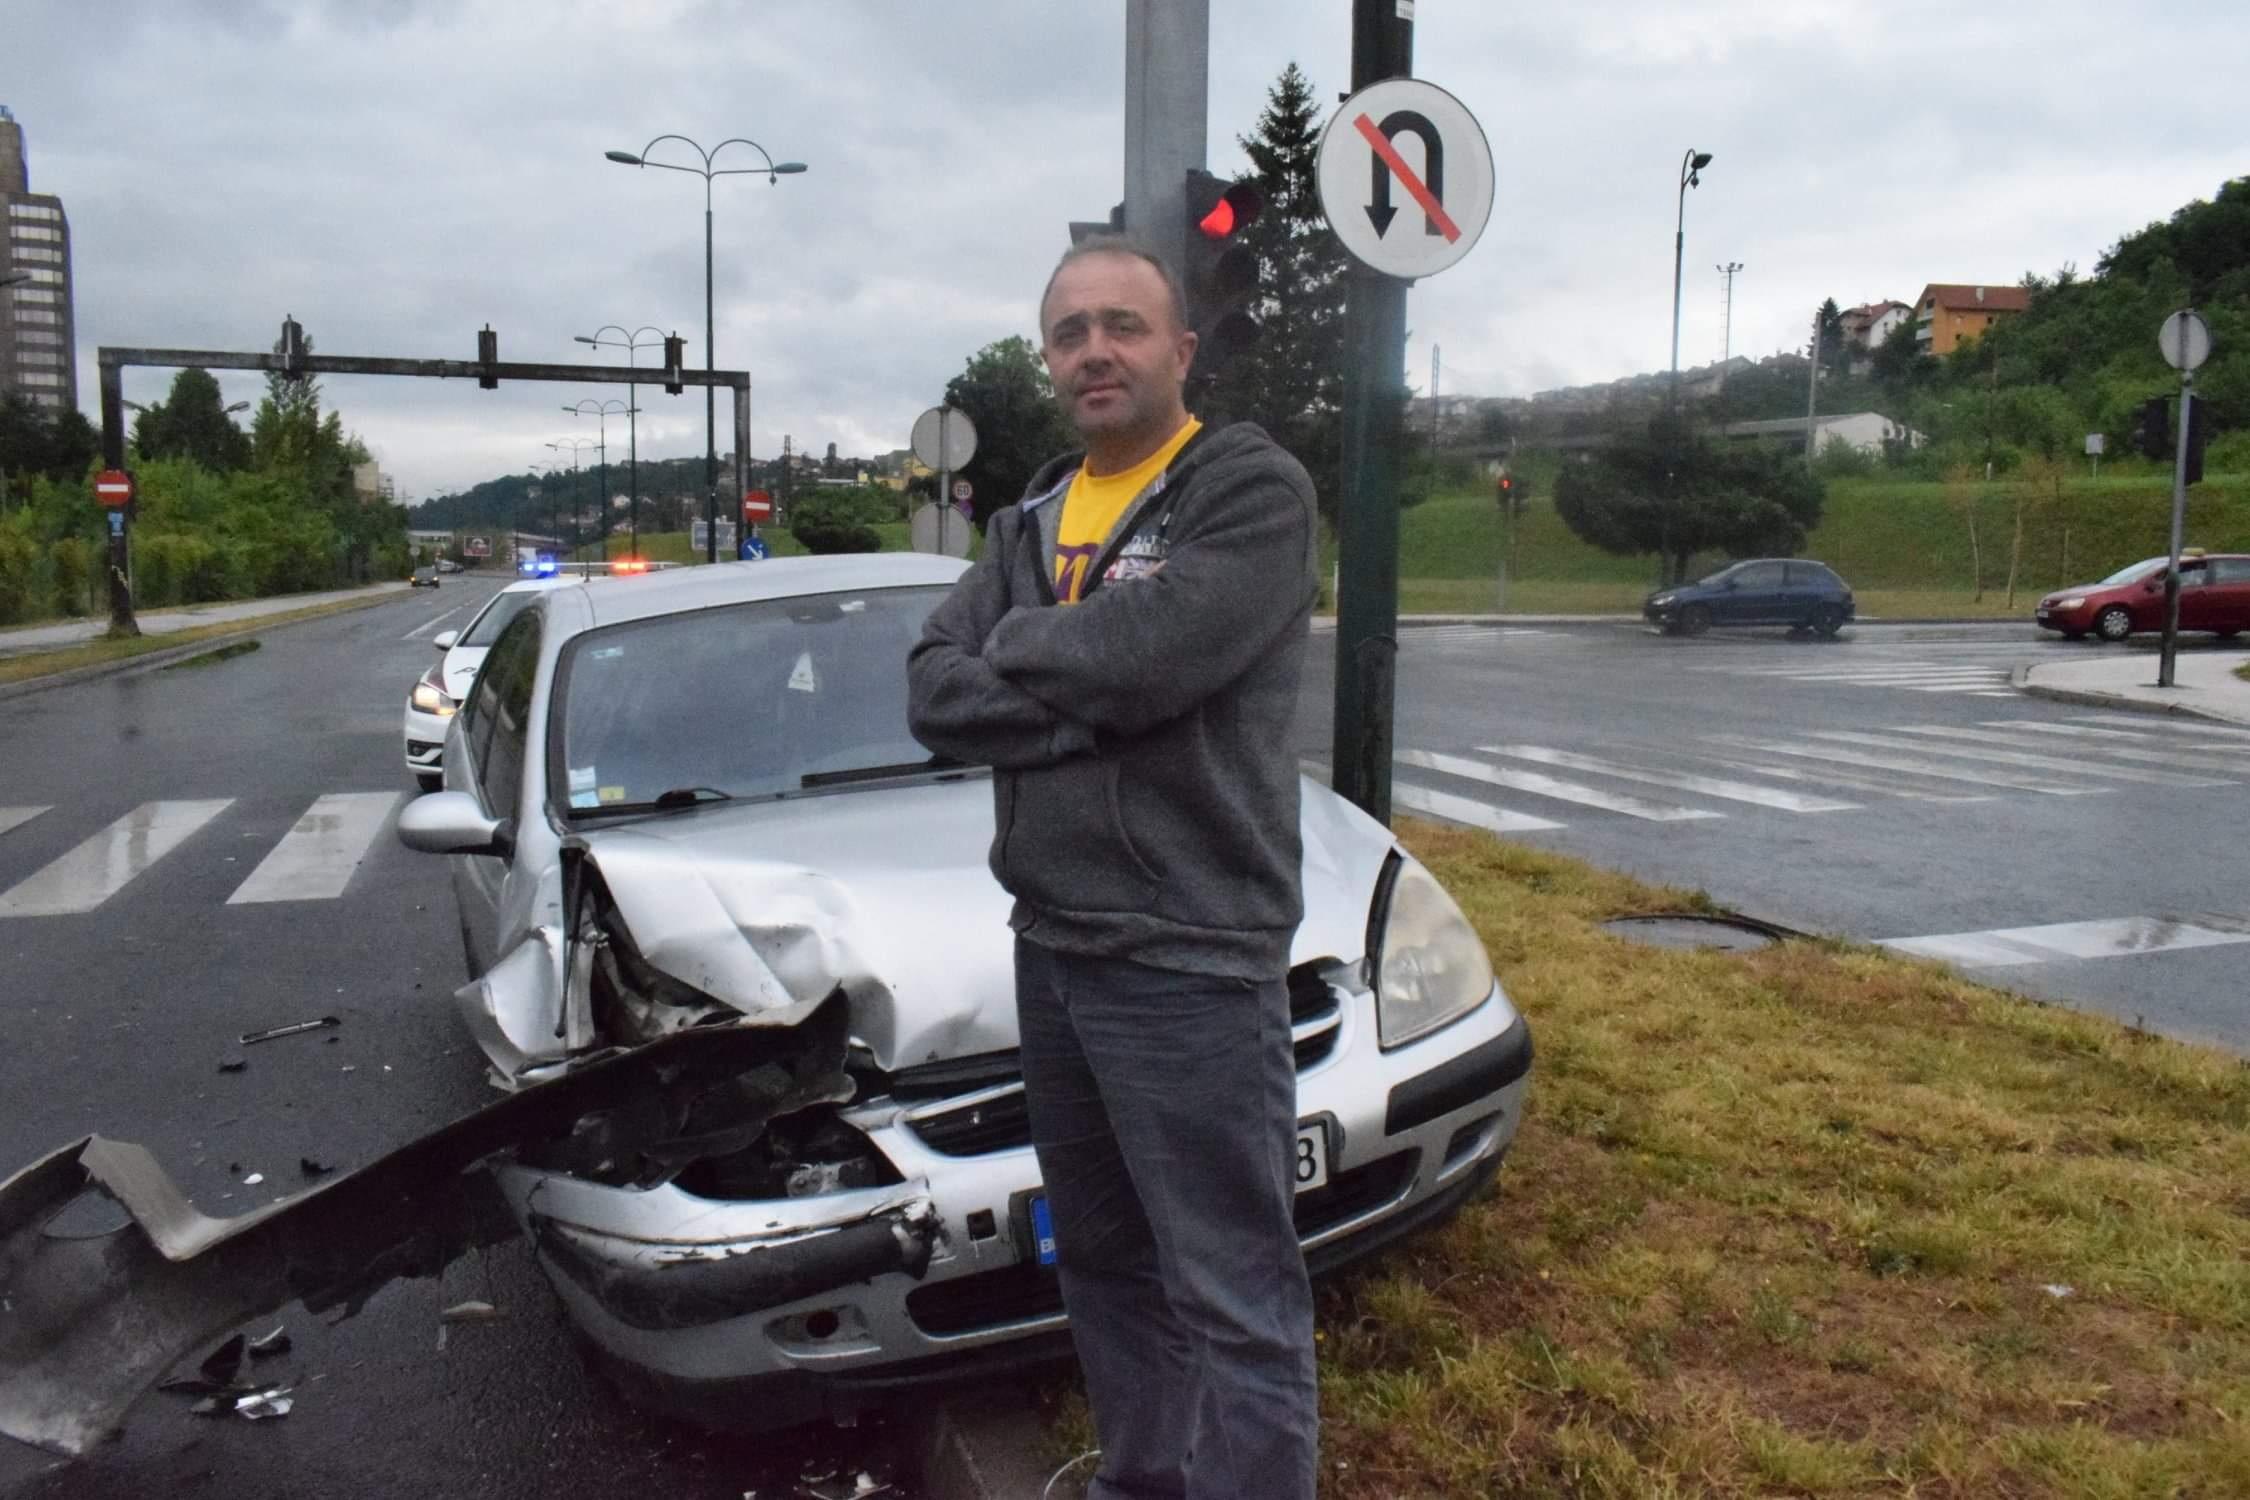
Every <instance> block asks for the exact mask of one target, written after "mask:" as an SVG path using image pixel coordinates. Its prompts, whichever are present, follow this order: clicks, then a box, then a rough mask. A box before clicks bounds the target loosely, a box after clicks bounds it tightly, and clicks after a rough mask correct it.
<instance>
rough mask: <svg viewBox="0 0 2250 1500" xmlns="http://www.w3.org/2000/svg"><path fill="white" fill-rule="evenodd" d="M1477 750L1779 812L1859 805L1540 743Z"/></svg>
mask: <svg viewBox="0 0 2250 1500" xmlns="http://www.w3.org/2000/svg"><path fill="white" fill-rule="evenodd" d="M1477 751H1478V753H1479V754H1482V755H1504V756H1506V757H1508V758H1509V759H1510V760H1528V761H1531V762H1532V763H1534V764H1535V765H1543V766H1561V767H1562V768H1564V769H1565V770H1569V771H1590V772H1592V773H1593V774H1595V775H1596V776H1612V777H1615V778H1617V779H1618V780H1620V781H1644V782H1647V783H1648V784H1649V785H1651V786H1668V787H1673V788H1676V789H1677V790H1679V791H1683V792H1700V793H1702V794H1703V795H1704V796H1706V797H1720V798H1724V799H1725V800H1727V801H1729V802H1749V803H1753V804H1755V805H1756V806H1759V807H1776V808H1779V809H1781V810H1782V811H1783V812H1796V813H1813V812H1852V811H1854V810H1856V809H1857V808H1858V807H1859V804H1858V803H1856V802H1838V801H1836V800H1834V799H1833V798H1830V797H1813V796H1808V795H1806V794H1805V793H1803V792H1788V791H1783V790H1781V789H1779V788H1777V787H1766V786H1755V785H1753V784H1751V783H1750V782H1747V781H1726V780H1722V779H1720V778H1718V777H1715V776H1697V775H1694V774H1692V773H1690V772H1687V771H1654V770H1648V769H1645V768H1643V767H1640V766H1629V765H1623V764H1620V763H1619V762H1616V761H1607V760H1598V759H1596V758H1595V757H1593V756H1591V755H1578V754H1574V753H1573V752H1571V751H1568V750H1550V749H1548V748H1546V747H1545V746H1543V745H1479V746H1477Z"/></svg>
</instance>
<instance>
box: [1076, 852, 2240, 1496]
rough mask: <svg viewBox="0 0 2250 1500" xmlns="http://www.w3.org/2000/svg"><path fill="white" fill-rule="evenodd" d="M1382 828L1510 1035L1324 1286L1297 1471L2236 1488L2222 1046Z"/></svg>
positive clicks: (1436, 1486)
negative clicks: (1310, 1426) (1476, 1164)
mask: <svg viewBox="0 0 2250 1500" xmlns="http://www.w3.org/2000/svg"><path fill="white" fill-rule="evenodd" d="M1405 831H1406V835H1407V840H1408V842H1409V843H1410V844H1411V845H1412V846H1413V847H1414V848H1415V850H1416V851H1417V852H1418V853H1419V854H1420V855H1421V856H1422V857H1423V858H1424V859H1425V860H1427V861H1428V863H1429V864H1430V865H1431V867H1432V868H1433V869H1434V870H1435V871H1436V872H1437V874H1438V875H1439V877H1440V878H1441V879H1443V881H1444V882H1445V884H1446V886H1447V887H1448V888H1449V889H1450V890H1452V892H1453V893H1454V894H1455V896H1456V897H1458V898H1459V899H1460V901H1461V904H1462V906H1463V908H1464V909H1465V910H1466V911H1467V913H1468V914H1469V917H1470V919H1471V920H1472V921H1473V922H1474V923H1475V924H1476V926H1477V928H1478V930H1479V931H1480V932H1481V933H1482V935H1483V937H1484V941H1485V943H1486V945H1487V947H1488V948H1489V950H1490V951H1491V953H1492V956H1493V959H1494V961H1495V963H1496V965H1497V966H1498V968H1499V970H1500V972H1501V975H1502V977H1503V978H1504V980H1505V981H1506V983H1507V985H1508V987H1509V990H1510V993H1511V994H1512V995H1513V997H1514V998H1515V1000H1516V1003H1517V1005H1518V1006H1519V1007H1520V1008H1521V1009H1522V1010H1523V1011H1524V1013H1525V1014H1526V1015H1527V1016H1529V1017H1530V1020H1531V1024H1532V1026H1533V1029H1534V1035H1535V1038H1536V1041H1537V1045H1538V1062H1537V1064H1536V1066H1535V1068H1534V1071H1533V1074H1532V1083H1531V1093H1530V1097H1529V1104H1528V1109H1527V1117H1526V1120H1525V1123H1524V1126H1523V1128H1522V1131H1521V1133H1520V1134H1519V1135H1518V1137H1517V1139H1516V1142H1515V1146H1514V1150H1513V1152H1512V1154H1511V1155H1510V1157H1509V1159H1508V1162H1507V1165H1506V1166H1505V1167H1504V1168H1503V1169H1502V1172H1501V1175H1500V1178H1499V1180H1498V1183H1497V1185H1496V1187H1495V1188H1494V1189H1493V1190H1491V1191H1489V1192H1487V1193H1486V1194H1485V1195H1484V1196H1483V1197H1481V1198H1480V1199H1479V1200H1477V1201H1476V1202H1474V1203H1472V1204H1471V1205H1469V1206H1468V1207H1467V1208H1466V1209H1465V1210H1464V1211H1463V1212H1462V1213H1461V1214H1460V1215H1459V1216H1458V1217H1457V1218H1456V1219H1455V1220H1454V1221H1452V1222H1451V1223H1450V1224H1449V1225H1447V1226H1446V1227H1444V1228H1443V1229H1441V1230H1439V1231H1436V1232H1434V1233H1431V1234H1428V1235H1425V1236H1423V1237H1421V1238H1419V1239H1416V1240H1413V1241H1410V1242H1408V1243H1407V1244H1406V1245H1404V1246H1401V1247H1399V1248H1398V1249H1396V1250H1394V1251H1392V1252H1391V1253H1389V1254H1388V1255H1386V1256H1384V1257H1382V1258H1380V1259H1379V1260H1377V1261H1375V1262H1373V1263H1371V1264H1370V1265H1368V1266H1367V1267H1365V1268H1362V1269H1358V1270H1355V1271H1353V1272H1350V1273H1346V1275H1344V1276H1343V1277H1341V1278H1339V1279H1337V1280H1335V1281H1333V1282H1331V1283H1329V1284H1327V1285H1326V1286H1325V1287H1324V1288H1323V1289H1322V1291H1321V1295H1320V1325H1319V1326H1320V1349H1321V1403H1322V1418H1323V1421H1322V1429H1323V1432H1322V1442H1323V1472H1324V1481H1323V1485H1322V1493H1323V1495H1326V1496H1330V1497H1334V1500H1378V1497H1380V1500H1396V1497H1432V1500H1437V1497H1443V1500H1459V1497H1462V1496H1471V1495H1511V1496H1515V1495H1521V1496H1555V1497H1586V1496H1648V1497H1660V1496H1661V1497H1670V1496H1685V1495H1691V1494H1692V1495H1768V1494H1788V1495H1834V1496H1876V1495H1883V1496H1902V1497H1903V1496H1917V1497H1923V1500H1938V1497H1960V1500H1988V1497H1995V1496H2002V1497H2031V1496H2041V1497H2048V1496H2062V1497H2084V1500H2096V1497H2099V1500H2112V1497H2114V1500H2126V1497H2138V1496H2150V1495H2181V1496H2187V1495H2197V1496H2202V1495H2208V1496H2214V1497H2215V1496H2219V1495H2244V1494H2250V1065H2245V1063H2244V1061H2243V1060H2242V1059H2240V1058H2237V1057H2233V1056H2229V1055H2225V1054H2222V1053H2219V1052H2216V1051H2212V1050H2206V1049H2201V1048H2196V1047H2191V1046H2186V1045H2182V1044H2179V1043H2176V1042H2171V1041H2166V1040H2163V1039H2160V1038H2157V1037H2154V1036H2152V1035H2149V1034H2147V1033H2144V1032H2140V1031H2136V1030H2133V1029H2130V1028H2127V1027H2124V1026H2120V1025H2117V1024H2115V1023H2112V1022H2109V1021H2106V1020H2101V1019H2096V1018H2093V1017H2089V1016H2086V1015H2081V1014H2077V1013H2074V1012H2071V1011H2068V1010H2064V1009H2061V1008H2057V1007H2048V1006H2042V1005H2038V1004H2035V1003H2032V1002H2029V1001H2026V1000H2023V999H2020V998H2018V997H2015V996H2011V995H2008V994H2005V993H2003V992H2000V991H1997V990H1993V989H1988V988H1985V987H1983V986H1980V985H1977V984H1973V983H1970V982H1968V981H1967V980H1965V979H1962V978H1960V977H1957V976H1955V975H1953V974H1950V973H1948V972H1946V971H1944V970H1941V969H1940V968H1938V967H1936V966H1935V965H1930V964H1924V963H1920V962H1915V961H1909V960H1905V959H1901V958H1897V957H1893V956H1889V955H1886V954H1883V953H1880V952H1877V951H1874V950H1870V949H1864V948H1854V947H1845V946H1841V945H1833V944H1828V943H1818V942H1808V943H1793V944H1789V945H1786V946H1783V947H1779V948H1774V949H1769V950H1767V951H1765V952H1762V953H1757V954H1751V955H1747V956H1726V955H1720V954H1715V953H1712V954H1693V953H1663V952H1655V951H1651V950H1648V949H1644V948H1638V947H1633V946H1629V945H1627V944H1626V943H1624V942H1622V941H1619V940H1617V939H1615V938H1612V937H1609V936H1607V935H1606V934H1604V933H1602V932H1601V931H1599V930H1598V929H1597V928H1596V926H1595V925H1594V924H1595V923H1596V922H1598V921H1600V920H1601V919H1604V918H1607V917H1611V916H1616V915H1622V914H1627V913H1637V912H1648V911H1655V910H1664V909H1676V908H1679V907H1682V906H1693V905H1695V904H1697V903H1698V899H1699V898H1696V897H1693V896H1689V895H1686V894H1683V893H1681V892H1677V891H1662V890H1655V889H1651V888H1649V887H1647V886H1644V885H1640V884H1637V883H1635V882H1633V881H1631V880H1628V879H1626V878H1624V877H1622V876H1617V875H1611V874H1607V873H1604V872H1601V871H1598V870H1595V869H1593V868H1591V867H1589V866H1586V865H1583V864H1579V863H1577V862H1575V861H1571V860H1568V859H1564V858H1561V857H1559V856H1555V855H1551V854H1546V853H1542V852H1538V851H1534V850H1529V849H1524V848H1519V847H1514V846H1511V845H1508V844H1506V843H1503V842H1502V841H1499V840H1496V839H1493V838H1491V837H1489V836H1487V835H1484V834H1481V833H1475V832H1469V831H1463V830H1452V829H1440V828H1436V827H1433V826H1431V825H1427V824H1407V825H1405ZM1086 1435H1087V1425H1086V1422H1085V1418H1084V1411H1083V1407H1082V1406H1081V1405H1080V1404H1078V1402H1077V1400H1076V1398H1075V1397H1065V1398H1064V1400H1063V1403H1062V1416H1061V1419H1060V1420H1059V1422H1058V1430H1057V1433H1056V1443H1057V1450H1058V1453H1064V1454H1067V1453H1075V1452H1078V1451H1080V1450H1081V1449H1083V1448H1084V1447H1086V1446H1089V1444H1088V1443H1087V1442H1086V1441H1085V1438H1086ZM1057 1461H1058V1462H1059V1461H1060V1459H1059V1458H1058V1460H1057Z"/></svg>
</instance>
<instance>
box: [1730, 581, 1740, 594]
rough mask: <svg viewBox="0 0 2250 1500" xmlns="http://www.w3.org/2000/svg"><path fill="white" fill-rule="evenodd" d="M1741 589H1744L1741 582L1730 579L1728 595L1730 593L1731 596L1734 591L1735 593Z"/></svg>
mask: <svg viewBox="0 0 2250 1500" xmlns="http://www.w3.org/2000/svg"><path fill="white" fill-rule="evenodd" d="M1741 587H1742V585H1741V583H1740V582H1738V581H1737V580H1735V579H1732V578H1729V579H1728V580H1727V592H1728V593H1730V594H1731V593H1733V592H1734V591H1735V590H1736V589H1738V588H1741Z"/></svg>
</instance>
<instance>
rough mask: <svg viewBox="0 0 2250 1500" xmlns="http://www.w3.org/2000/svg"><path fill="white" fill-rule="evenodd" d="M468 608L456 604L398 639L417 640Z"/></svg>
mask: <svg viewBox="0 0 2250 1500" xmlns="http://www.w3.org/2000/svg"><path fill="white" fill-rule="evenodd" d="M468 607H469V606H467V605H466V604H456V605H454V606H453V607H452V608H451V609H449V610H447V611H446V612H445V613H444V614H442V615H439V616H438V617H437V618H435V619H432V620H425V621H423V622H422V623H421V624H419V625H417V626H415V627H414V628H413V629H412V630H409V631H408V632H406V634H404V635H402V636H400V637H399V639H400V640H402V641H412V640H419V639H421V637H422V636H423V635H424V634H425V633H426V632H428V631H432V630H435V629H437V628H438V627H439V626H440V625H443V624H444V623H445V622H446V621H448V620H450V619H452V618H453V617H454V616H455V615H457V614H459V613H461V611H462V610H464V609H467V608H468Z"/></svg>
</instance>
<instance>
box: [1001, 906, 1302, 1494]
mask: <svg viewBox="0 0 2250 1500" xmlns="http://www.w3.org/2000/svg"><path fill="white" fill-rule="evenodd" d="M1016 1013H1017V1017H1018V1021H1019V1025H1020V1028H1021V1031H1022V1042H1023V1076H1024V1090H1025V1095H1026V1100H1027V1103H1028V1105H1029V1108H1030V1113H1031V1140H1032V1145H1033V1146H1034V1147H1035V1148H1036V1149H1037V1151H1038V1153H1039V1170H1040V1172H1041V1174H1042V1175H1043V1177H1044V1179H1045V1186H1046V1193H1047V1201H1048V1206H1049V1208H1050V1209H1051V1211H1052V1212H1053V1214H1054V1229H1055V1248H1056V1257H1057V1263H1058V1266H1059V1268H1060V1271H1061V1275H1062V1294H1063V1304H1064V1306H1065V1308H1066V1309H1067V1310H1068V1311H1069V1313H1070V1331H1071V1337H1072V1340H1073V1341H1074V1342H1075V1344H1076V1345H1077V1349H1078V1362H1079V1365H1080V1366H1081V1368H1082V1369H1083V1370H1084V1372H1085V1376H1086V1390H1087V1395H1088V1397H1089V1398H1090V1399H1091V1401H1092V1403H1093V1408H1094V1426H1095V1430H1096V1431H1097V1432H1098V1433H1099V1435H1100V1438H1101V1445H1102V1461H1101V1467H1100V1469H1099V1471H1098V1472H1097V1473H1096V1475H1095V1477H1094V1483H1093V1487H1092V1489H1091V1490H1090V1491H1089V1492H1088V1493H1089V1494H1090V1495H1091V1496H1094V1497H1099V1500H1124V1497H1128V1496H1131V1497H1136V1500H1138V1497H1155V1496H1164V1497H1168V1500H1169V1497H1182V1500H1220V1497H1225V1500H1247V1497H1257V1500H1267V1497H1272V1500H1312V1497H1313V1491H1314V1486H1315V1482H1316V1469H1317V1461H1318V1450H1319V1423H1320V1408H1319V1389H1318V1385H1317V1383H1316V1380H1315V1376H1314V1368H1313V1321H1312V1290H1311V1287H1310V1285H1309V1284H1308V1283H1307V1281H1306V1278H1305V1258H1304V1254H1303V1252H1302V1250H1301V1249H1300V1248H1299V1246H1298V1243H1297V1231H1296V1227H1295V1225H1294V1223H1293V1222H1292V1220H1291V1217H1290V1215H1291V1208H1292V1203H1293V1199H1294V1193H1295V1177H1294V1167H1293V1161H1294V1156H1295V1152H1296V1144H1295V1142H1296V1123H1297V1077H1296V1067H1295V1062H1294V1058H1293V1056H1292V1053H1291V1047H1290V1041H1289V991H1288V986H1287V984H1286V983H1285V982H1284V980H1283V979H1281V978H1280V977H1279V976H1276V977H1275V978H1274V979H1272V980H1270V981H1264V982H1256V983H1253V982H1252V981H1249V980H1243V979H1225V978H1219V977H1216V976H1212V975H1205V974H1183V973H1176V972H1173V971H1170V970H1165V969H1152V968H1148V967H1146V966H1144V965H1141V964H1135V963H1130V962H1126V961H1124V960H1121V959H1109V958H1090V957H1087V956H1084V955H1081V954H1072V953H1058V952H1055V951H1052V950H1050V949H1046V948H1042V947H1040V946H1038V945H1037V944H1035V943H1032V942H1028V941H1026V940H1024V939H1022V938H1018V939H1017V941H1016Z"/></svg>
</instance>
